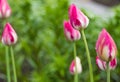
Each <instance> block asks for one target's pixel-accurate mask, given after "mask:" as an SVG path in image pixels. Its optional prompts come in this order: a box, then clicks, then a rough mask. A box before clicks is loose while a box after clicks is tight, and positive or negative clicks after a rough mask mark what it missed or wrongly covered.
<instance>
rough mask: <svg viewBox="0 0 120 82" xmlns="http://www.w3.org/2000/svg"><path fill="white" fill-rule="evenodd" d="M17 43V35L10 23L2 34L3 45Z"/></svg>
mask: <svg viewBox="0 0 120 82" xmlns="http://www.w3.org/2000/svg"><path fill="white" fill-rule="evenodd" d="M16 42H17V34H16V32H15V31H14V29H13V28H12V26H11V25H10V23H7V24H6V25H5V27H4V30H3V33H2V43H3V44H5V45H12V44H15V43H16Z"/></svg>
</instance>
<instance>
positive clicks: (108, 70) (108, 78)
mask: <svg viewBox="0 0 120 82" xmlns="http://www.w3.org/2000/svg"><path fill="white" fill-rule="evenodd" d="M107 82H110V66H109V63H107Z"/></svg>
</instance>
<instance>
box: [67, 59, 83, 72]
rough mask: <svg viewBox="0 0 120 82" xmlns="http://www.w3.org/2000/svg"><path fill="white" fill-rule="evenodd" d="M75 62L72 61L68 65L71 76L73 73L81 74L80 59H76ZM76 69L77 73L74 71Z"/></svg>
mask: <svg viewBox="0 0 120 82" xmlns="http://www.w3.org/2000/svg"><path fill="white" fill-rule="evenodd" d="M75 60H76V62H75ZM75 60H73V61H72V63H71V65H70V68H69V70H70V73H71V74H75V72H77V73H81V72H82V66H81V62H80V58H79V57H76V59H75ZM75 64H76V67H77V68H75ZM76 69H77V71H76Z"/></svg>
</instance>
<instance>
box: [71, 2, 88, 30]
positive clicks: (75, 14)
mask: <svg viewBox="0 0 120 82" xmlns="http://www.w3.org/2000/svg"><path fill="white" fill-rule="evenodd" d="M69 18H70V23H71V24H72V26H73V27H74V28H75V29H77V30H80V29H82V28H83V29H84V28H86V27H87V26H88V24H89V19H88V17H87V16H85V15H84V13H83V12H82V11H80V10H79V9H78V8H77V7H76V6H75V5H74V4H72V5H70V7H69Z"/></svg>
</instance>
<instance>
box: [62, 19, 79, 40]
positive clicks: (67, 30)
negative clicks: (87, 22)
mask: <svg viewBox="0 0 120 82" xmlns="http://www.w3.org/2000/svg"><path fill="white" fill-rule="evenodd" d="M64 34H65V36H66V38H67V40H69V41H76V40H79V39H80V37H81V35H80V32H79V31H78V30H75V29H74V28H73V27H72V26H71V24H70V22H69V21H64Z"/></svg>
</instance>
